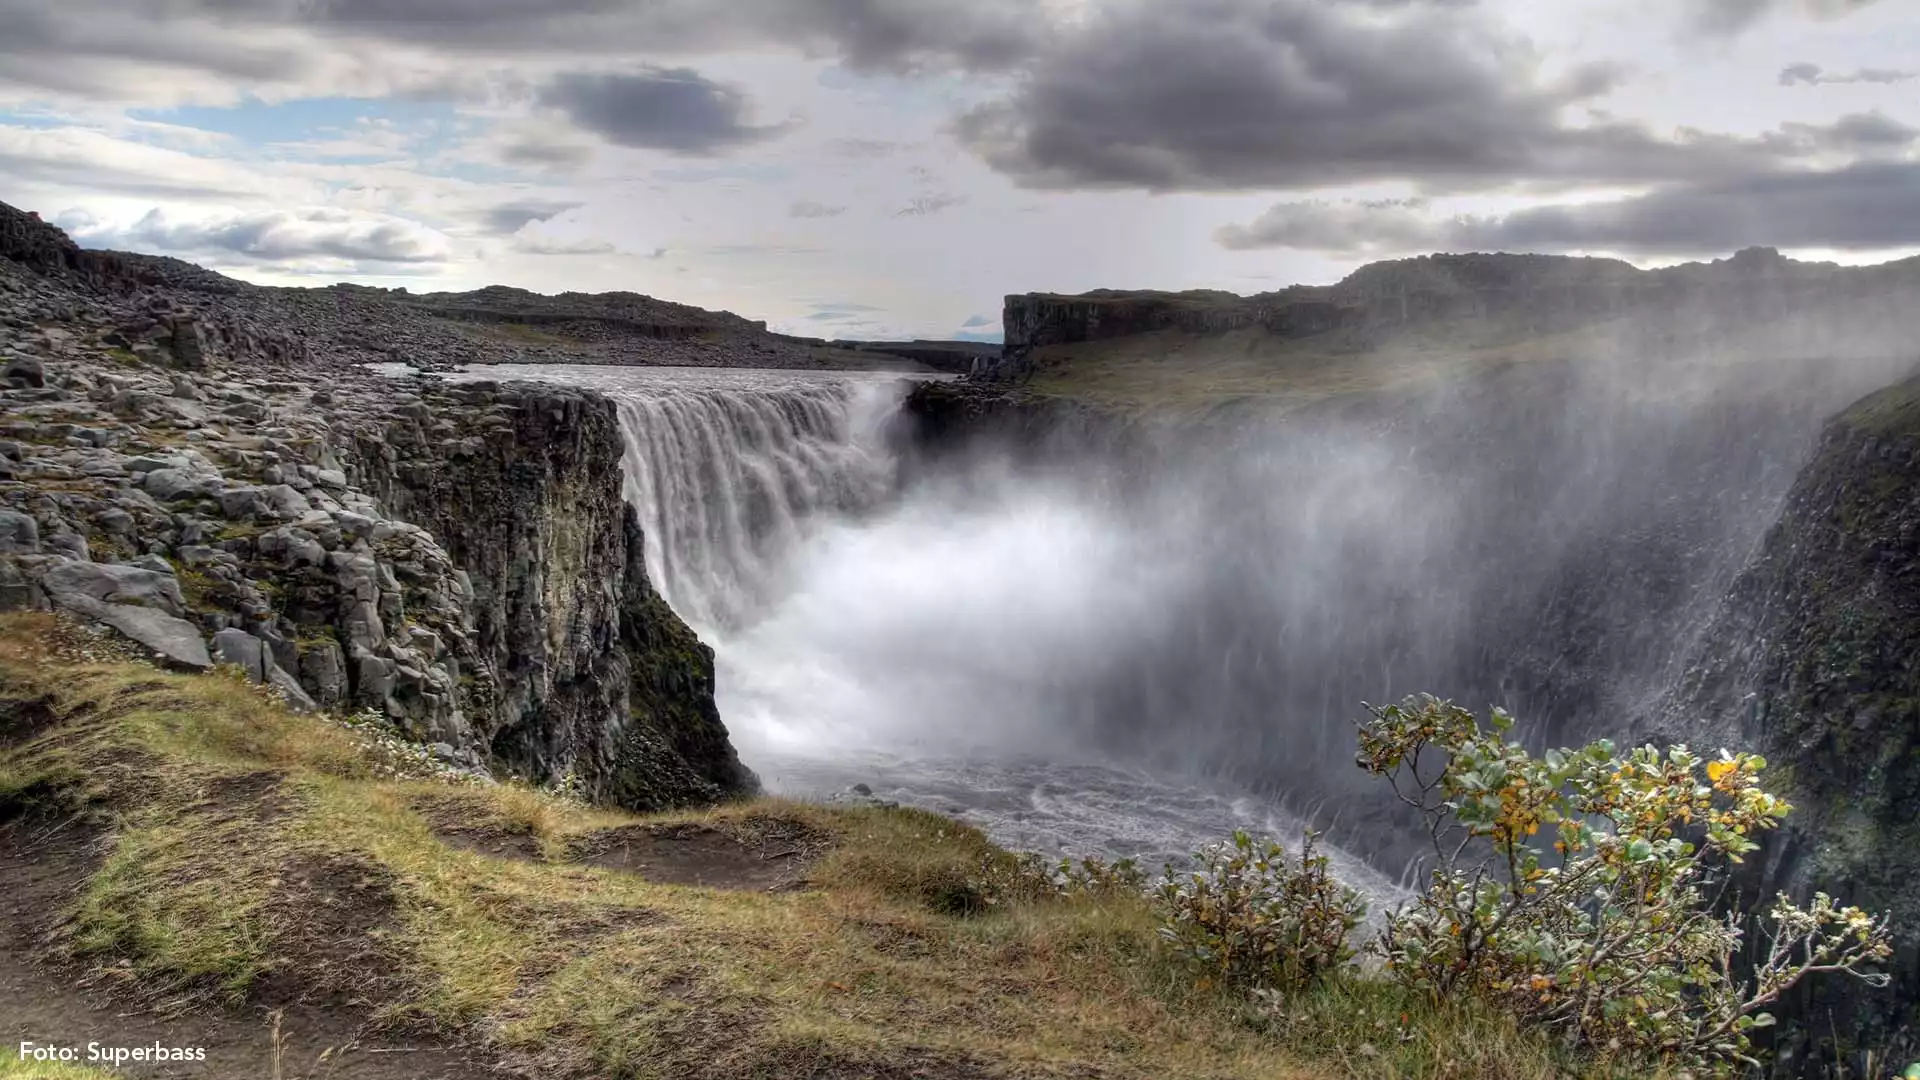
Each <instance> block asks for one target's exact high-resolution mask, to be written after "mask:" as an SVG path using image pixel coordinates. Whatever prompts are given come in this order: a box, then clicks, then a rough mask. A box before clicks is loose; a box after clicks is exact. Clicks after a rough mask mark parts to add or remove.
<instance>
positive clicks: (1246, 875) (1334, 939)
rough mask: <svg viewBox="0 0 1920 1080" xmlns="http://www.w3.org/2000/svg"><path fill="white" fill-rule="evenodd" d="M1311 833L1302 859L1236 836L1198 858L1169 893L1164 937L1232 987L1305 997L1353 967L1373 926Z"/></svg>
mask: <svg viewBox="0 0 1920 1080" xmlns="http://www.w3.org/2000/svg"><path fill="white" fill-rule="evenodd" d="M1314 840H1315V836H1314V834H1313V833H1307V834H1306V837H1305V840H1304V842H1303V843H1302V845H1301V848H1300V854H1299V856H1298V857H1297V858H1294V857H1290V856H1288V854H1287V853H1286V851H1285V849H1283V848H1282V847H1281V846H1280V845H1279V844H1276V843H1273V842H1272V841H1269V840H1255V839H1253V838H1252V837H1250V836H1248V835H1247V834H1246V833H1245V832H1235V833H1234V834H1233V840H1232V842H1230V843H1221V844H1212V845H1209V846H1207V847H1204V848H1202V849H1200V850H1199V851H1198V852H1196V853H1195V856H1194V858H1195V861H1196V863H1197V864H1198V865H1197V866H1196V867H1195V868H1194V869H1193V870H1192V871H1191V872H1190V873H1188V874H1186V875H1184V876H1183V877H1176V876H1175V875H1174V874H1173V872H1172V871H1171V870H1169V871H1168V874H1167V878H1166V880H1165V881H1163V882H1162V883H1161V885H1160V890H1159V893H1158V899H1159V902H1160V905H1161V908H1162V911H1163V913H1164V914H1163V922H1162V925H1161V927H1160V936H1161V938H1162V939H1164V940H1165V941H1166V942H1167V943H1168V944H1170V945H1171V946H1172V948H1173V949H1174V951H1175V952H1176V953H1177V954H1178V955H1180V956H1181V957H1182V958H1184V959H1185V960H1187V961H1188V962H1189V963H1191V964H1193V965H1194V966H1195V967H1197V968H1200V969H1202V970H1204V971H1206V972H1208V977H1209V979H1210V980H1212V979H1218V980H1219V981H1220V982H1221V983H1223V984H1225V985H1229V986H1237V987H1242V988H1246V989H1255V990H1258V989H1272V990H1295V989H1302V988H1305V987H1308V986H1311V985H1313V984H1314V983H1316V982H1318V981H1319V980H1320V979H1322V978H1323V977H1325V976H1327V975H1328V974H1330V973H1332V972H1333V971H1335V970H1336V969H1338V968H1339V967H1341V966H1342V965H1344V964H1345V963H1347V961H1349V960H1351V959H1352V958H1353V955H1354V954H1353V950H1352V949H1351V948H1350V947H1349V946H1348V943H1347V942H1348V938H1349V936H1350V935H1351V934H1352V933H1353V930H1354V928H1355V927H1357V926H1359V925H1360V921H1361V920H1362V919H1364V918H1365V917H1366V912H1367V909H1366V904H1365V903H1364V902H1363V901H1362V900H1361V899H1360V896H1359V894H1358V893H1356V892H1354V891H1353V890H1352V889H1348V888H1345V887H1343V886H1341V885H1340V884H1339V883H1338V882H1336V881H1335V880H1334V879H1333V875H1332V873H1331V872H1330V871H1329V870H1328V863H1327V857H1326V856H1325V855H1321V854H1318V853H1316V852H1315V851H1314Z"/></svg>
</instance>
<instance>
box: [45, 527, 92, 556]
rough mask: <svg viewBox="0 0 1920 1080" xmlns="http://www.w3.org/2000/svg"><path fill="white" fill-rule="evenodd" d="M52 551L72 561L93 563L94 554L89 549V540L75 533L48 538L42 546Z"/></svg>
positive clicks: (65, 533)
mask: <svg viewBox="0 0 1920 1080" xmlns="http://www.w3.org/2000/svg"><path fill="white" fill-rule="evenodd" d="M41 546H42V547H45V548H47V549H49V550H51V551H57V552H59V553H60V554H62V555H65V556H67V557H68V558H70V559H77V560H79V561H80V562H92V561H93V552H91V551H89V550H88V549H87V538H86V537H84V536H81V535H80V534H79V533H75V532H64V533H56V534H54V535H53V536H49V537H47V539H46V540H45V541H43V542H42V544H41Z"/></svg>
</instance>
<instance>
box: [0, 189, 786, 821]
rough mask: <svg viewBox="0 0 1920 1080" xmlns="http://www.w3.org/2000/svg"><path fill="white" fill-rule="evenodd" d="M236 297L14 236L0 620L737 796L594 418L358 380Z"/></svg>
mask: <svg viewBox="0 0 1920 1080" xmlns="http://www.w3.org/2000/svg"><path fill="white" fill-rule="evenodd" d="M225 281H226V279H223V278H218V275H209V274H207V273H206V272H204V271H200V270H198V268H194V267H188V266H187V265H186V264H183V263H182V264H177V265H176V264H175V263H174V262H173V261H172V260H148V259H144V258H143V257H139V256H120V255H115V254H111V253H96V252H87V251H82V250H80V249H78V248H76V247H74V246H73V245H72V244H71V242H70V241H68V240H67V238H66V237H65V236H64V235H63V234H61V233H60V232H59V230H57V229H54V228H52V227H51V226H48V225H46V224H45V223H43V222H40V221H38V220H37V219H36V218H33V217H32V216H31V215H26V214H21V213H19V212H17V211H13V210H12V209H11V208H7V207H4V206H0V368H4V370H5V371H6V373H7V375H6V383H5V387H4V388H3V389H0V608H45V607H52V608H56V609H60V610H64V611H66V612H68V613H70V614H72V615H74V616H76V617H78V618H82V619H86V620H89V621H93V622H97V623H101V624H104V625H107V626H110V627H113V628H114V629H115V630H117V631H119V632H120V633H121V634H123V635H124V636H126V637H128V638H130V639H132V640H133V641H135V642H137V643H139V644H140V645H142V646H144V647H146V648H148V649H150V650H151V651H152V652H153V653H154V654H155V656H156V657H157V658H159V659H161V660H163V661H165V662H168V663H171V664H175V665H178V666H183V667H187V668H205V667H209V666H211V665H212V664H213V663H215V662H220V663H225V664H230V665H232V666H235V667H237V668H239V669H240V670H242V671H244V672H245V673H246V674H247V675H248V677H250V678H252V679H254V680H255V681H258V682H262V683H266V684H270V685H272V686H274V687H277V688H278V689H279V690H280V692H281V693H282V695H283V696H284V697H286V698H287V700H288V701H289V702H290V703H291V704H293V705H294V706H296V707H299V708H319V709H328V710H334V711H339V712H352V711H365V710H373V711H376V712H378V713H379V714H380V715H381V716H382V717H383V718H384V719H385V721H386V722H388V723H390V724H391V725H392V726H393V727H394V728H395V729H396V731H397V732H398V733H399V734H401V735H403V736H405V737H407V738H410V739H412V740H415V741H417V742H420V743H423V744H426V745H428V746H431V747H432V748H433V749H434V752H435V753H436V754H438V755H439V756H440V757H441V758H443V759H444V760H446V761H449V762H452V763H455V764H457V765H459V766H462V767H465V768H467V769H470V770H473V771H475V772H476V773H478V772H502V773H504V772H511V773H517V774H519V775H523V776H527V777H529V778H531V779H534V780H538V781H555V780H561V779H564V778H571V780H572V782H573V783H575V784H576V785H577V786H578V787H579V788H581V789H583V790H584V791H586V792H587V793H589V794H591V795H594V796H596V797H600V798H604V799H607V800H610V801H615V802H619V803H620V804H622V805H626V806H629V807H635V808H653V807H661V806H670V805H681V804H686V803H690V802H696V801H704V800H711V799H714V798H718V797H722V796H725V795H729V794H733V793H737V792H741V791H744V790H747V789H749V788H750V787H751V786H752V784H753V778H752V776H751V774H750V773H748V772H747V771H746V770H745V769H744V768H742V767H741V765H740V763H739V760H738V758H737V757H736V756H735V755H734V753H733V750H732V748H731V746H730V745H729V743H728V741H727V736H726V731H725V728H724V727H723V726H722V725H721V723H720V720H719V717H718V715H717V712H716V710H715V708H714V704H713V671H712V658H711V654H710V653H709V652H708V651H706V649H705V648H704V646H701V645H700V644H699V642H698V641H696V640H695V639H694V637H693V635H692V633H691V631H689V630H688V629H687V627H686V626H685V624H683V623H682V622H681V621H680V620H679V619H678V618H677V617H675V616H674V614H673V613H672V611H671V610H669V609H668V608H667V607H666V605H665V604H664V603H662V602H660V600H659V598H658V596H657V595H656V594H655V593H654V591H653V589H652V586H651V584H650V583H649V582H648V580H647V578H646V572H645V567H644V563H643V561H642V560H641V559H640V557H639V553H640V551H641V542H640V541H641V537H640V534H639V531H638V528H637V526H636V525H635V523H634V520H633V516H632V512H631V510H629V509H628V508H627V507H626V506H625V504H624V503H623V501H622V499H621V481H620V454H621V441H620V435H619V431H618V428H617V425H616V423H615V421H614V417H613V411H612V405H611V403H610V402H608V401H606V400H604V399H601V398H598V397H595V396H593V395H591V394H587V393H583V392H577V391H564V390H552V389H548V388H544V387H540V386H536V385H530V384H509V385H504V386H503V385H484V386H475V385H468V386H464V387H448V386H443V385H440V384H439V383H438V382H437V381H430V380H408V379H395V378H388V377H385V376H382V375H378V374H374V373H372V372H369V371H366V370H364V369H362V368H359V367H357V366H356V365H355V363H354V360H356V359H360V358H363V354H360V353H357V352H353V351H351V350H349V351H347V352H346V353H345V354H344V355H343V354H341V353H338V352H335V351H333V350H331V349H330V348H328V347H327V344H326V343H327V341H328V335H327V333H326V332H325V330H326V328H327V326H328V325H330V324H329V323H328V321H327V320H324V319H322V320H317V321H315V322H306V321H303V319H302V311H303V308H302V306H301V304H300V303H291V304H289V303H284V302H281V301H280V300H276V299H275V298H274V296H273V293H274V292H276V291H271V290H259V289H255V288H254V287H252V286H240V285H239V283H230V284H232V285H234V286H235V287H236V288H234V289H227V288H225V287H224V286H223V285H222V284H221V283H222V282H225ZM277 292H283V293H292V292H299V290H278V291H277ZM317 292H320V293H321V294H323V295H324V293H325V292H326V291H325V290H319V291H317ZM316 342H317V343H318V344H310V343H316Z"/></svg>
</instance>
